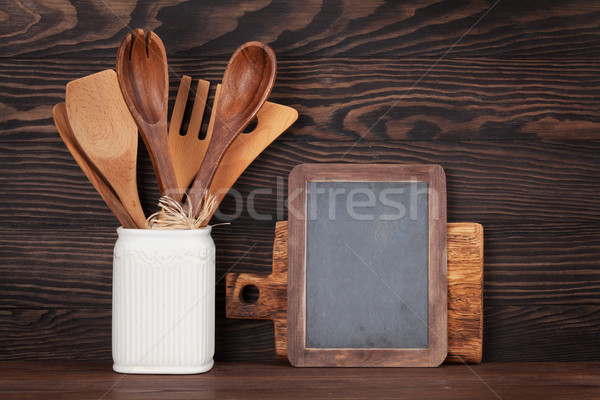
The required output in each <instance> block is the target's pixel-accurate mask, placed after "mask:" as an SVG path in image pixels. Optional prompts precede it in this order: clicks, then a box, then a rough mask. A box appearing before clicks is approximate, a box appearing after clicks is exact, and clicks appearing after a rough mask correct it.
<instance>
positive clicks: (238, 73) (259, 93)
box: [186, 42, 277, 225]
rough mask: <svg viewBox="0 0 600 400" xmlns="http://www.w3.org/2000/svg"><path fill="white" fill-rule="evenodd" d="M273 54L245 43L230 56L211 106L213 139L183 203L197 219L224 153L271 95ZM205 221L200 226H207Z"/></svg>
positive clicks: (263, 46) (274, 68) (274, 69)
mask: <svg viewBox="0 0 600 400" xmlns="http://www.w3.org/2000/svg"><path fill="white" fill-rule="evenodd" d="M276 64H277V61H276V59H275V53H274V52H273V50H272V49H271V48H270V47H269V46H267V45H266V44H264V43H261V42H248V43H245V44H244V45H242V46H240V47H239V48H238V49H237V50H236V52H235V53H234V54H233V56H232V57H231V59H230V60H229V63H228V64H227V68H226V69H225V74H224V75H223V81H222V87H221V93H220V96H219V101H218V102H217V103H216V104H215V105H214V108H215V116H214V129H213V137H212V138H211V141H210V143H209V145H208V149H207V151H206V152H207V155H206V157H205V158H204V160H203V163H202V167H201V168H200V171H199V172H198V175H197V176H196V179H195V180H194V183H193V185H192V188H191V190H190V193H189V196H190V197H189V200H188V202H187V203H186V204H187V208H188V210H189V208H190V207H192V209H193V211H194V214H195V215H198V213H199V212H200V210H201V208H202V203H203V200H204V198H205V194H206V192H207V190H208V189H209V188H210V186H211V183H212V180H213V178H214V175H215V172H216V171H217V169H218V168H219V164H220V162H221V160H222V159H223V156H224V155H225V152H226V151H227V149H228V148H229V147H230V146H231V144H232V143H233V141H234V140H235V138H236V137H237V136H239V135H240V133H241V132H242V131H243V130H244V128H245V127H246V126H247V125H248V124H249V123H250V121H251V120H252V118H254V116H255V115H256V113H257V112H258V110H259V109H260V108H261V107H262V105H263V104H264V102H265V101H266V99H267V97H269V94H270V93H271V89H272V88H273V84H274V82H275V75H276V73H277V65H276ZM207 223H208V220H205V221H204V223H203V225H206V224H207Z"/></svg>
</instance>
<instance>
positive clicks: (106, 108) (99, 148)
mask: <svg viewBox="0 0 600 400" xmlns="http://www.w3.org/2000/svg"><path fill="white" fill-rule="evenodd" d="M66 103H67V104H66V108H67V115H68V118H69V122H70V124H71V129H72V132H73V135H74V136H75V138H76V140H77V143H79V146H80V148H81V149H82V150H83V152H84V153H85V155H86V156H87V158H88V159H89V160H90V161H91V163H92V164H93V165H94V166H95V167H96V169H97V170H98V171H99V172H100V174H101V175H102V176H103V177H104V179H105V180H106V181H107V182H109V184H110V185H111V186H112V187H113V189H114V190H115V193H116V194H117V195H118V196H119V199H120V200H121V202H122V203H123V206H124V207H125V209H126V210H127V212H128V213H129V215H131V217H132V218H133V220H134V221H135V223H136V225H137V226H139V227H142V226H144V224H145V221H146V216H145V215H144V212H143V211H142V208H141V206H140V199H139V195H138V191H137V181H136V175H137V174H136V172H137V171H136V162H137V143H138V133H137V128H136V126H135V122H134V121H133V119H132V118H131V114H129V110H128V109H127V106H126V105H125V102H124V100H123V96H122V95H121V90H120V89H119V83H118V82H117V75H116V74H115V71H113V70H111V69H108V70H105V71H102V72H98V73H96V74H93V75H89V76H86V77H84V78H81V79H77V80H74V81H72V82H69V83H68V84H67V95H66Z"/></svg>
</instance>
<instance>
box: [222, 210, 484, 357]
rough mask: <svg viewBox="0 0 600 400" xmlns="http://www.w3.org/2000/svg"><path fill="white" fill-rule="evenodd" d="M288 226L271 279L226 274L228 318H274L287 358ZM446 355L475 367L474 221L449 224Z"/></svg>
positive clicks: (283, 227) (479, 317)
mask: <svg viewBox="0 0 600 400" xmlns="http://www.w3.org/2000/svg"><path fill="white" fill-rule="evenodd" d="M287 229H288V223H287V221H281V222H277V224H276V227H275V240H274V244H273V271H272V273H271V274H269V275H265V274H250V273H229V274H227V292H226V303H227V304H226V308H227V317H228V318H244V319H266V320H273V322H274V327H275V354H276V358H277V360H279V361H284V362H285V361H288V359H287V256H288V236H287V234H288V230H287ZM447 252H448V270H447V279H448V296H447V298H448V356H447V358H446V360H445V362H446V363H479V362H481V357H482V342H483V227H482V226H481V225H480V224H476V223H449V224H448V225H447ZM247 286H256V287H257V288H258V290H259V297H258V300H257V301H256V302H255V303H250V302H246V301H245V300H244V297H243V291H244V289H245V288H246V287H247Z"/></svg>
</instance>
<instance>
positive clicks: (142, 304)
mask: <svg viewBox="0 0 600 400" xmlns="http://www.w3.org/2000/svg"><path fill="white" fill-rule="evenodd" d="M210 231H211V229H210V228H204V229H199V230H148V229H124V228H119V229H117V233H118V235H119V238H118V240H117V243H116V244H115V249H114V259H113V307H112V311H113V312H112V354H113V360H114V365H113V369H114V370H115V371H116V372H122V373H137V374H195V373H201V372H206V371H208V370H210V369H211V368H212V366H213V355H214V350H215V244H214V242H213V240H212V237H211V236H210Z"/></svg>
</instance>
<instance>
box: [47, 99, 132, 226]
mask: <svg viewBox="0 0 600 400" xmlns="http://www.w3.org/2000/svg"><path fill="white" fill-rule="evenodd" d="M52 116H53V117H54V124H55V125H56V129H58V133H59V134H60V137H61V138H62V140H63V142H65V145H66V146H67V149H69V152H71V155H72V156H73V158H74V159H75V161H77V164H79V167H80V168H81V170H82V171H83V173H84V174H85V175H86V176H87V177H88V179H89V180H90V182H92V185H94V187H95V188H96V190H97V191H98V193H100V196H102V199H104V202H105V203H106V205H108V207H109V208H110V209H111V211H112V212H113V214H115V216H116V217H117V219H118V220H119V222H120V223H121V225H123V228H130V229H133V228H143V226H137V224H136V223H135V221H134V220H133V219H132V218H131V217H130V216H129V213H128V212H127V210H126V209H125V207H124V206H123V203H121V200H119V197H118V196H117V194H116V193H115V191H114V190H113V188H112V187H110V185H109V184H108V183H106V181H105V180H104V178H102V176H101V175H100V173H99V172H98V171H96V168H95V167H94V166H93V165H92V164H91V163H90V161H89V160H88V159H87V157H86V156H85V154H84V153H83V151H82V150H81V148H80V147H79V144H78V143H77V140H76V139H75V135H73V131H72V130H71V124H70V123H69V118H68V116H67V107H66V105H65V103H59V104H57V105H55V106H54V108H53V109H52Z"/></svg>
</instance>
